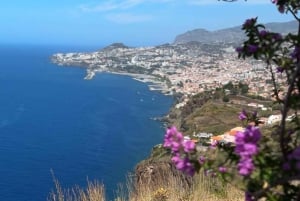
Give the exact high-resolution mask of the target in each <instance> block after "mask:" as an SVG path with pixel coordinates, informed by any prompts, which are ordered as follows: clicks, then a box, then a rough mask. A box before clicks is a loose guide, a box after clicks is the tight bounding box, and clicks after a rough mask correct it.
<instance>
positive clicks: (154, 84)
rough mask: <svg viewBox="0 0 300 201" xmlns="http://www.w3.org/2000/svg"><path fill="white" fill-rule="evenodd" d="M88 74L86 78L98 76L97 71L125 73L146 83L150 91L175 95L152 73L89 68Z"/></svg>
mask: <svg viewBox="0 0 300 201" xmlns="http://www.w3.org/2000/svg"><path fill="white" fill-rule="evenodd" d="M86 73H87V74H86V76H85V77H84V79H85V80H91V79H93V78H94V76H96V74H97V73H110V74H116V75H125V76H129V77H131V78H132V79H134V80H136V81H139V82H142V83H146V84H147V86H148V88H149V90H150V91H159V92H160V93H162V94H164V95H167V96H173V95H174V94H173V92H172V91H171V90H170V88H168V87H167V86H166V84H165V83H164V82H161V81H158V80H155V79H156V78H155V77H154V76H152V75H146V74H135V73H127V72H115V71H110V70H94V69H89V68H88V69H87V70H86Z"/></svg>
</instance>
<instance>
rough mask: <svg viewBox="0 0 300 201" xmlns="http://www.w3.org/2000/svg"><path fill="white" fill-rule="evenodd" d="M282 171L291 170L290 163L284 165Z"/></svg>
mask: <svg viewBox="0 0 300 201" xmlns="http://www.w3.org/2000/svg"><path fill="white" fill-rule="evenodd" d="M282 169H283V170H285V171H289V170H291V165H290V164H289V163H288V162H285V163H283V165H282Z"/></svg>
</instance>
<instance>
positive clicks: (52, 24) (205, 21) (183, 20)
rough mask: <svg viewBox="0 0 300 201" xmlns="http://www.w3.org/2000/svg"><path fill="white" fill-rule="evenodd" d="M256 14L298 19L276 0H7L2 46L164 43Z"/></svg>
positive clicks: (1, 13) (1, 16) (1, 14)
mask: <svg viewBox="0 0 300 201" xmlns="http://www.w3.org/2000/svg"><path fill="white" fill-rule="evenodd" d="M256 16H258V17H259V21H261V22H283V21H290V20H292V19H293V18H292V16H290V15H286V14H284V15H283V14H280V13H278V12H277V10H276V7H275V6H274V5H273V4H272V3H271V1H270V0H248V1H247V2H245V1H244V0H240V1H239V2H235V3H224V2H219V1H217V0H106V1H102V0H2V1H1V6H0V26H1V31H0V44H1V43H2V44H4V43H5V44H10V43H13V44H52V45H84V46H99V47H102V46H105V45H108V44H111V43H113V42H123V43H124V44H126V45H129V46H148V45H159V44H163V43H172V42H173V41H174V38H175V36H176V35H178V34H181V33H184V32H186V31H188V30H193V29H197V28H205V29H208V30H216V29H221V28H227V27H232V26H237V25H240V24H242V23H243V22H244V20H245V19H246V18H250V17H256Z"/></svg>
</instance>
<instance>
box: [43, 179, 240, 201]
mask: <svg viewBox="0 0 300 201" xmlns="http://www.w3.org/2000/svg"><path fill="white" fill-rule="evenodd" d="M54 182H55V189H56V190H55V191H53V192H52V193H51V194H50V197H49V199H48V201H105V192H104V187H103V185H102V184H99V183H98V182H88V187H87V188H86V189H85V190H83V189H80V188H79V187H74V188H71V189H67V190H63V189H62V188H61V186H60V184H59V183H58V181H57V180H56V179H55V180H54ZM116 194H117V197H116V198H115V199H114V201H203V200H205V201H240V200H244V194H243V192H242V191H240V190H238V189H236V188H234V187H232V186H231V185H230V184H224V183H222V182H221V181H220V179H218V178H216V177H210V176H204V174H203V173H199V174H197V175H196V176H195V177H194V178H193V179H192V180H183V179H182V176H180V174H178V175H171V174H168V175H164V176H162V177H160V178H157V180H156V181H155V182H154V183H153V182H152V183H151V184H149V183H148V182H144V183H141V182H140V183H136V181H135V180H134V179H133V178H131V179H130V178H129V179H128V182H127V185H126V187H124V186H120V188H119V189H118V190H117V193H116Z"/></svg>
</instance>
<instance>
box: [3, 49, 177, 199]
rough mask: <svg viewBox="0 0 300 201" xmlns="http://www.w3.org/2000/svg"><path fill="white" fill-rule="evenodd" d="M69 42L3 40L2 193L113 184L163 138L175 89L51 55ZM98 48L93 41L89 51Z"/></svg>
mask: <svg viewBox="0 0 300 201" xmlns="http://www.w3.org/2000/svg"><path fill="white" fill-rule="evenodd" d="M83 50H84V51H88V50H89V49H88V48H86V49H83V48H77V49H76V48H73V47H67V48H66V47H42V46H40V47H37V46H9V45H6V46H0V200H3V201H4V200H5V201H44V200H46V199H47V196H48V195H49V192H50V191H51V189H53V188H54V183H53V180H52V176H51V172H50V170H51V169H52V170H53V171H54V174H55V176H56V178H57V179H58V180H59V181H60V183H61V185H62V186H63V187H72V186H74V185H76V184H77V185H79V186H81V187H84V186H86V183H87V182H86V181H87V178H88V179H89V180H94V179H97V180H99V181H100V182H103V183H104V184H105V187H106V190H107V195H108V197H109V198H110V199H112V195H113V194H114V191H115V190H116V189H117V184H118V183H121V182H123V183H124V182H125V176H126V174H127V173H128V172H130V171H132V170H133V169H134V167H135V165H136V163H137V162H139V161H140V160H142V159H144V158H145V157H147V156H148V155H149V154H150V151H151V148H152V146H153V145H155V144H158V143H161V141H162V138H163V135H164V128H163V127H162V124H161V123H160V122H158V121H154V120H151V118H152V117H158V116H162V115H164V114H166V113H167V112H168V110H169V108H170V106H171V104H172V103H173V99H172V97H168V96H164V95H162V94H160V93H159V92H153V91H149V89H148V87H147V85H146V84H144V83H140V82H137V81H135V80H133V79H132V78H130V77H128V76H120V75H113V74H106V73H103V74H97V75H96V77H95V78H94V79H93V80H89V81H87V80H84V79H83V78H84V76H85V69H83V68H73V67H59V66H56V65H54V64H52V63H51V62H50V56H51V54H53V53H56V52H68V51H83ZM94 50H95V49H91V51H94Z"/></svg>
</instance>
